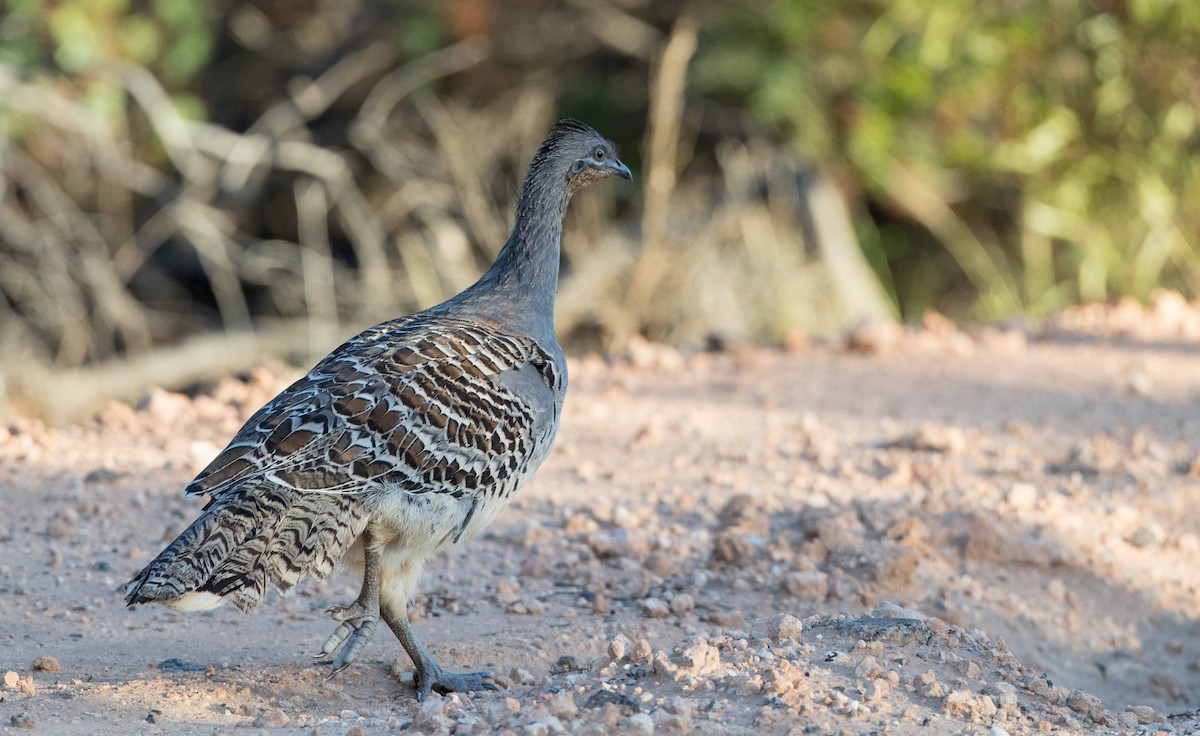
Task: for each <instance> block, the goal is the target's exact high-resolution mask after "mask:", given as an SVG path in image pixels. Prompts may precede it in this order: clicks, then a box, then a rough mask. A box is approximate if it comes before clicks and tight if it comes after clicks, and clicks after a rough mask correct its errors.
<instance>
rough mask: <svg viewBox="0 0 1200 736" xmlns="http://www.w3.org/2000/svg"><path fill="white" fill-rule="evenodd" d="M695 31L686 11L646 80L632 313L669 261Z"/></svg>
mask: <svg viewBox="0 0 1200 736" xmlns="http://www.w3.org/2000/svg"><path fill="white" fill-rule="evenodd" d="M697 30H698V28H697V25H696V23H695V21H693V20H691V19H690V18H689V17H687V16H684V17H681V18H680V19H678V20H677V21H675V25H674V26H672V28H671V36H670V38H668V39H667V42H666V45H665V46H664V48H663V50H662V55H661V57H660V58H659V61H658V64H657V65H656V67H655V70H654V77H653V80H652V81H651V84H650V113H649V115H650V118H649V127H648V132H647V135H646V159H645V160H646V183H645V186H644V187H643V192H644V204H643V209H642V256H641V259H640V260H639V261H638V265H637V268H636V269H635V270H634V272H633V278H632V281H631V282H630V284H629V291H628V292H627V295H626V298H625V305H624V306H625V314H626V315H636V314H639V313H642V312H643V311H644V310H645V308H646V305H647V304H648V303H649V300H650V298H651V297H652V295H653V291H654V288H655V286H656V284H657V282H658V280H659V279H660V278H661V275H662V272H663V269H664V268H666V266H667V263H668V261H669V258H668V256H667V242H666V241H667V226H668V222H669V221H670V207H671V193H672V192H673V191H674V189H675V181H676V177H677V176H678V174H677V166H678V160H677V148H678V143H679V128H680V121H681V119H682V117H683V106H684V92H685V90H686V88H687V69H688V62H689V61H690V60H691V58H692V55H693V54H694V53H695V52H696V34H697ZM636 331H637V326H636V325H635V324H630V323H626V324H625V325H624V328H623V331H622V333H621V334H618V335H615V338H616V339H617V340H618V341H619V342H622V343H623V342H624V341H625V340H627V339H628V338H629V337H630V336H631V335H632V334H635V333H636Z"/></svg>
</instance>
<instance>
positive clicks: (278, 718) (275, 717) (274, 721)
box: [253, 708, 292, 728]
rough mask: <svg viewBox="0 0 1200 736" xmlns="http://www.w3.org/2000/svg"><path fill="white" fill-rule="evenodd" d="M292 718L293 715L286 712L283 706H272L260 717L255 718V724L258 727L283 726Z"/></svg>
mask: <svg viewBox="0 0 1200 736" xmlns="http://www.w3.org/2000/svg"><path fill="white" fill-rule="evenodd" d="M291 720H292V718H291V716H289V715H288V714H287V713H284V712H283V709H282V708H271V709H269V710H266V711H264V712H263V713H262V715H260V716H259V717H258V718H255V719H254V724H253V725H254V726H255V727H256V728H281V727H283V726H286V725H287V724H288V723H290V722H291Z"/></svg>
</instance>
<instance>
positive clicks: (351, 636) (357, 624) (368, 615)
mask: <svg viewBox="0 0 1200 736" xmlns="http://www.w3.org/2000/svg"><path fill="white" fill-rule="evenodd" d="M326 613H328V614H329V616H330V618H332V619H333V620H334V621H341V622H342V623H341V625H340V626H338V627H337V628H336V629H334V632H333V633H332V634H330V635H329V638H328V639H326V640H325V644H324V645H322V647H321V652H320V654H317V655H316V656H317V657H318V658H320V657H328V656H329V655H331V654H333V653H334V652H335V651H337V653H338V654H337V657H335V658H334V660H333V672H331V673H330V674H329V676H330V677H334V676H335V675H337V674H338V673H340V672H341V671H342V670H344V669H346V668H347V667H349V666H350V665H351V664H353V663H354V660H356V659H358V655H359V654H361V653H362V650H363V649H364V648H365V647H366V646H367V643H368V642H369V641H371V637H372V636H374V634H375V627H376V626H378V625H379V612H378V611H372V610H370V607H369V606H367V605H366V604H363V603H362V602H360V601H355V602H354V603H352V604H350V605H349V606H334V607H333V608H330V609H329V610H328V611H326ZM343 642H345V644H344V645H343ZM339 646H340V647H341V650H340V651H339V650H338V647H339Z"/></svg>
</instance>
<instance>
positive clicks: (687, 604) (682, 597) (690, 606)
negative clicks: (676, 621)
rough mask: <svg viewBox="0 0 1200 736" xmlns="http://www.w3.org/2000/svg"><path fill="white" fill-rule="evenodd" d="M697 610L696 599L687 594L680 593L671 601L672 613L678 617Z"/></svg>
mask: <svg viewBox="0 0 1200 736" xmlns="http://www.w3.org/2000/svg"><path fill="white" fill-rule="evenodd" d="M695 608H696V599H695V598H693V597H692V596H690V595H688V594H687V593H680V594H678V595H676V596H675V597H674V598H672V599H671V613H673V614H675V615H676V616H679V615H682V614H685V613H691V612H692V611H693V610H695Z"/></svg>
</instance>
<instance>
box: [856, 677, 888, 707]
mask: <svg viewBox="0 0 1200 736" xmlns="http://www.w3.org/2000/svg"><path fill="white" fill-rule="evenodd" d="M891 690H892V684H891V683H890V682H888V681H887V680H885V679H883V678H882V677H876V678H875V679H873V680H868V681H867V684H866V685H865V686H864V687H863V688H862V699H863V702H865V703H878V702H879V701H880V700H883V698H884V697H885V696H886V695H887V694H888V693H889V692H891Z"/></svg>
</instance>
